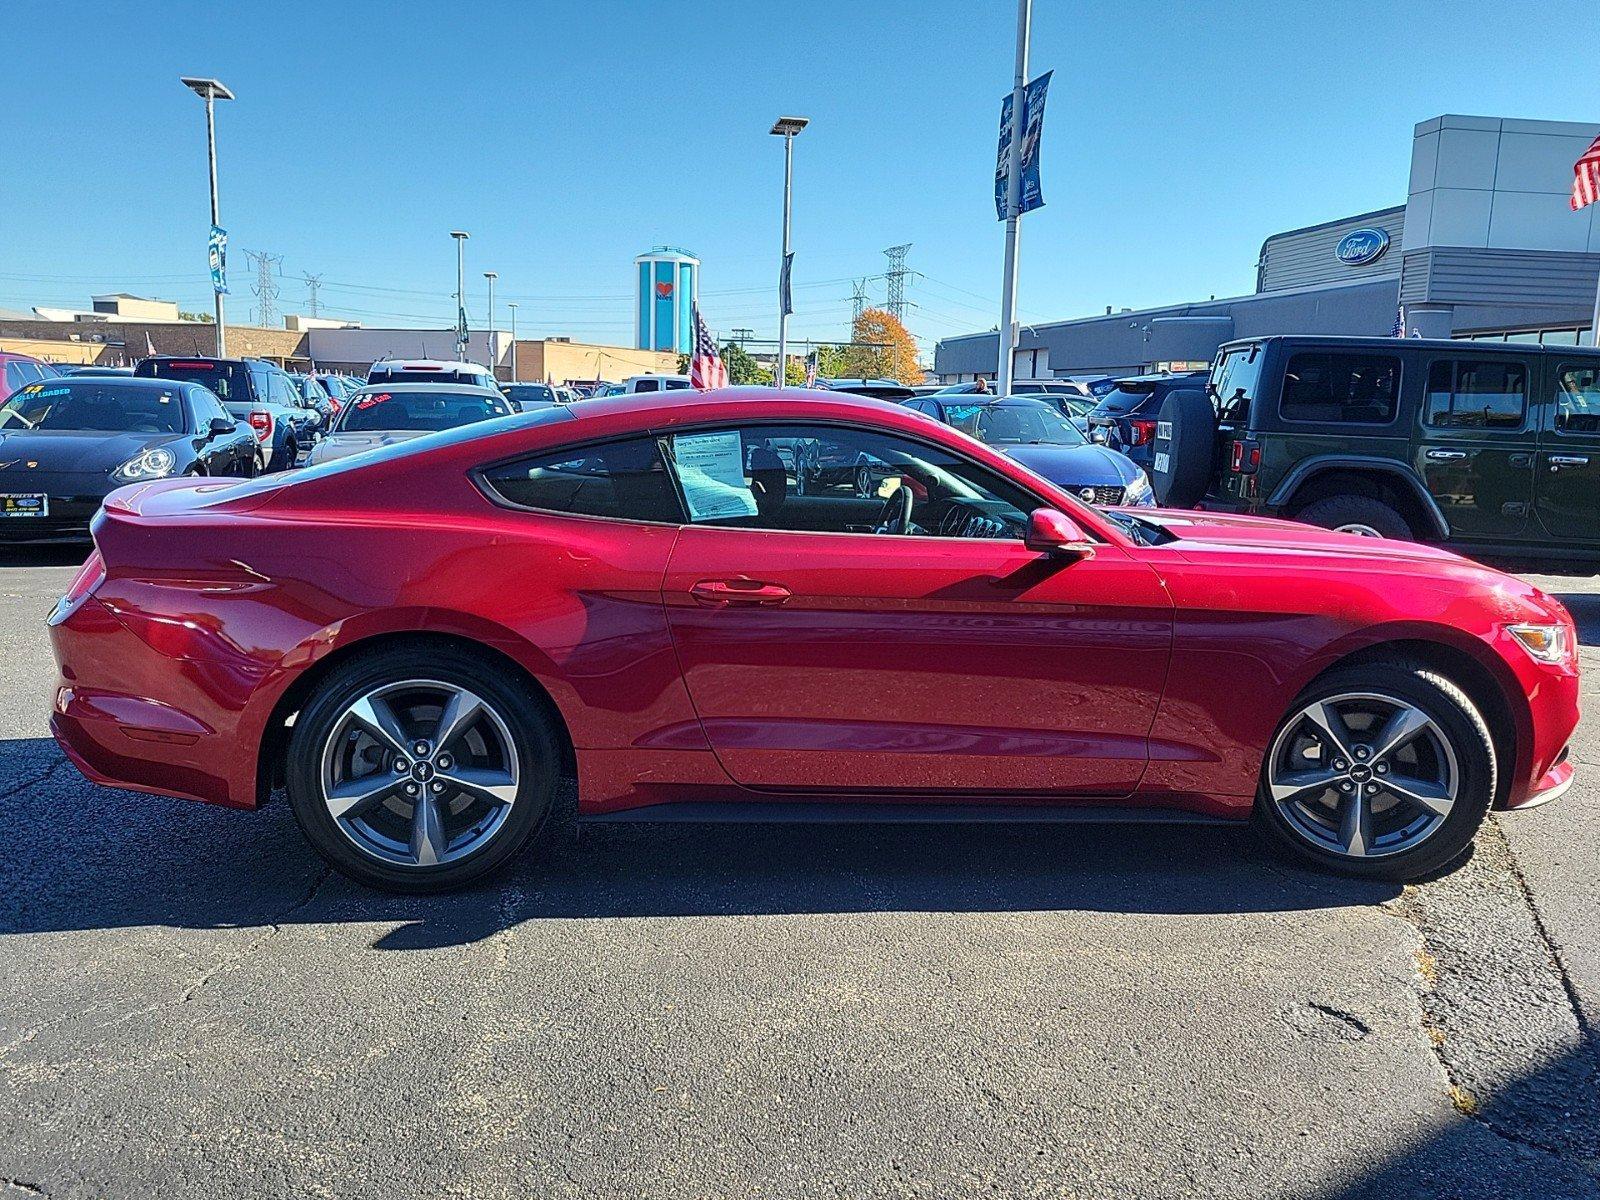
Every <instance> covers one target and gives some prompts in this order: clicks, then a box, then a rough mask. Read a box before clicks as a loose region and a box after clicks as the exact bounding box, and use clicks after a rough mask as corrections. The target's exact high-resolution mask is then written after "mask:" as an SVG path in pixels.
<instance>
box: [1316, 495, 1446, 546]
mask: <svg viewBox="0 0 1600 1200" xmlns="http://www.w3.org/2000/svg"><path fill="white" fill-rule="evenodd" d="M1295 519H1296V520H1300V521H1304V522H1305V523H1306V524H1308V525H1320V526H1322V528H1324V529H1331V530H1333V531H1334V532H1335V533H1353V534H1355V535H1357V536H1358V537H1383V538H1396V539H1399V540H1403V541H1411V540H1413V539H1414V538H1415V537H1416V534H1415V533H1413V532H1412V529H1411V526H1410V525H1409V524H1408V523H1407V522H1406V519H1405V518H1404V517H1402V516H1401V515H1400V514H1399V513H1397V512H1396V511H1395V510H1394V509H1393V508H1391V507H1390V506H1389V505H1387V504H1385V503H1384V502H1383V501H1382V500H1375V499H1373V498H1372V497H1371V496H1325V497H1323V498H1322V499H1321V500H1317V501H1314V502H1312V503H1311V504H1308V505H1306V507H1305V508H1303V509H1301V510H1300V511H1299V512H1298V513H1296V514H1295Z"/></svg>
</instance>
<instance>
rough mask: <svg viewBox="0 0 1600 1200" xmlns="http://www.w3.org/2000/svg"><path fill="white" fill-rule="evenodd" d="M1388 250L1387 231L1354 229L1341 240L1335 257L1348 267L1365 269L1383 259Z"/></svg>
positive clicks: (1335, 250)
mask: <svg viewBox="0 0 1600 1200" xmlns="http://www.w3.org/2000/svg"><path fill="white" fill-rule="evenodd" d="M1388 248H1389V231H1388V230H1387V229H1353V230H1351V231H1350V232H1349V233H1347V234H1345V235H1344V236H1343V237H1342V238H1340V239H1339V244H1338V245H1337V246H1335V247H1334V248H1333V256H1334V257H1335V258H1337V259H1338V260H1339V261H1340V262H1342V263H1343V264H1344V265H1345V266H1347V267H1364V266H1366V265H1367V264H1368V263H1369V262H1376V261H1377V260H1378V259H1380V258H1382V257H1383V252H1384V251H1385V250H1387V249H1388Z"/></svg>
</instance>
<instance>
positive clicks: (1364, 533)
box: [1333, 521, 1383, 538]
mask: <svg viewBox="0 0 1600 1200" xmlns="http://www.w3.org/2000/svg"><path fill="white" fill-rule="evenodd" d="M1333 531H1334V532H1335V533H1353V534H1355V535H1356V536H1357V537H1370V538H1381V537H1382V536H1383V534H1381V533H1379V532H1378V531H1377V530H1376V529H1374V528H1373V527H1372V526H1371V525H1364V524H1362V523H1361V522H1360V521H1348V522H1346V523H1345V524H1343V525H1335V526H1334V527H1333Z"/></svg>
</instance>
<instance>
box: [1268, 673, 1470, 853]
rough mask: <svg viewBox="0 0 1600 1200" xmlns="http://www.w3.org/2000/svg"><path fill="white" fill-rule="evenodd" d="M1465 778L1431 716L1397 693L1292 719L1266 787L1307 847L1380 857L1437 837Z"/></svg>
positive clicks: (1349, 698)
mask: <svg viewBox="0 0 1600 1200" xmlns="http://www.w3.org/2000/svg"><path fill="white" fill-rule="evenodd" d="M1460 778H1461V774H1460V769H1459V766H1458V764H1457V762H1456V754H1455V750H1454V749H1453V748H1452V747H1451V745H1450V739H1449V738H1448V737H1447V736H1446V734H1445V732H1444V730H1443V728H1441V727H1440V725H1439V723H1438V722H1437V721H1435V720H1434V719H1433V717H1431V716H1429V715H1428V714H1427V713H1426V712H1424V711H1423V710H1422V709H1421V708H1418V707H1417V706H1416V705H1414V704H1412V703H1410V702H1409V701H1405V700H1401V699H1399V698H1398V697H1395V696H1389V695H1384V694H1382V693H1377V692H1347V693H1343V694H1341V695H1336V696H1328V697H1326V698H1323V699H1319V700H1314V701H1312V702H1311V703H1309V704H1307V705H1306V706H1305V707H1304V708H1302V709H1300V710H1299V711H1298V712H1297V713H1295V714H1294V716H1293V717H1291V718H1290V719H1289V721H1288V722H1287V723H1286V724H1285V725H1284V726H1283V729H1282V730H1281V731H1280V732H1279V733H1278V736H1277V737H1276V738H1275V739H1274V740H1273V743H1272V748H1271V750H1270V751H1269V753H1268V757H1267V779H1266V786H1267V793H1268V797H1269V798H1270V800H1271V802H1272V804H1273V805H1274V806H1275V807H1276V809H1277V811H1278V813H1279V814H1280V815H1281V816H1282V817H1283V818H1284V820H1285V822H1286V823H1287V824H1288V826H1289V828H1290V829H1291V830H1293V831H1294V832H1295V833H1296V834H1298V835H1299V836H1300V837H1301V838H1302V839H1304V840H1305V841H1307V842H1310V843H1311V844H1312V845H1313V846H1315V847H1317V848H1318V849H1321V850H1323V851H1326V852H1329V853H1332V854H1337V855H1340V856H1341V857H1345V858H1379V857H1383V856H1386V855H1390V854H1398V853H1400V852H1401V851H1404V850H1409V849H1411V848H1412V847H1414V846H1417V845H1419V844H1420V843H1421V842H1423V841H1425V840H1426V839H1428V838H1429V837H1431V836H1432V835H1433V834H1434V833H1436V832H1437V831H1438V829H1439V827H1440V826H1441V825H1443V824H1444V822H1445V819H1446V818H1447V817H1449V815H1450V812H1451V809H1452V808H1453V807H1454V805H1455V802H1456V798H1457V793H1458V789H1459V787H1460Z"/></svg>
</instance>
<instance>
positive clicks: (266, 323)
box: [244, 250, 283, 329]
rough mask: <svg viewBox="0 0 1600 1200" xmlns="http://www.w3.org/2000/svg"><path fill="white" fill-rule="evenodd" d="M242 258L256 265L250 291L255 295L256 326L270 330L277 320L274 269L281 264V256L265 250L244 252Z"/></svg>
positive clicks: (276, 292)
mask: <svg viewBox="0 0 1600 1200" xmlns="http://www.w3.org/2000/svg"><path fill="white" fill-rule="evenodd" d="M244 256H245V257H246V258H248V259H249V260H250V261H251V262H253V263H255V265H256V281H255V283H254V285H252V287H251V289H250V290H251V291H253V292H254V293H255V294H256V298H257V304H256V324H257V325H260V326H261V327H262V328H264V329H265V328H270V327H271V325H272V323H273V322H274V321H276V320H277V319H278V305H277V300H278V277H277V275H276V274H275V268H277V267H279V266H280V265H281V264H282V263H283V255H281V254H268V253H267V252H266V251H265V250H246V251H245V252H244Z"/></svg>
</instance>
